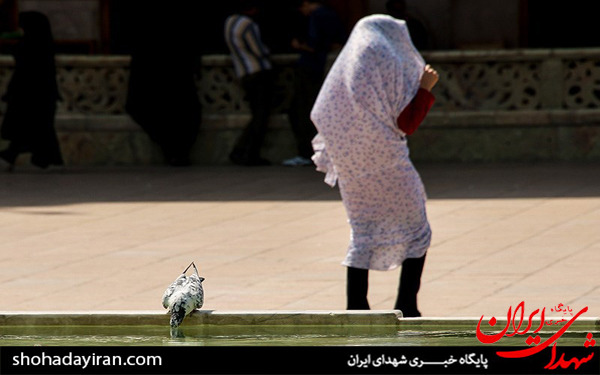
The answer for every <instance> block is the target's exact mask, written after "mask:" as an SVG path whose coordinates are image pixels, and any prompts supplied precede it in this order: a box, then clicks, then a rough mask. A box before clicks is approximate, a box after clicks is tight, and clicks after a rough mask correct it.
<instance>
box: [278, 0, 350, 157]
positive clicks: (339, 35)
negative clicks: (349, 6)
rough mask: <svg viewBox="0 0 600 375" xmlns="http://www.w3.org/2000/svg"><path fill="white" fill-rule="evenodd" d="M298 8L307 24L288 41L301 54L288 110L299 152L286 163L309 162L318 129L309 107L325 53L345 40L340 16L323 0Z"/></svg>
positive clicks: (321, 76)
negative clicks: (301, 32) (301, 31)
mask: <svg viewBox="0 0 600 375" xmlns="http://www.w3.org/2000/svg"><path fill="white" fill-rule="evenodd" d="M298 9H299V11H300V13H301V14H302V15H303V16H305V17H306V22H307V27H306V32H305V33H304V35H299V36H298V37H296V38H294V39H292V43H291V44H292V48H293V49H294V50H296V51H298V52H299V53H300V58H299V59H298V62H297V65H296V68H295V71H294V83H293V90H294V93H293V96H292V100H291V103H290V109H289V113H288V116H289V121H290V124H291V126H292V132H293V133H294V137H295V140H296V145H297V149H298V150H297V151H298V154H297V155H296V156H295V157H292V158H290V159H286V160H284V161H283V165H286V166H303V165H312V161H311V159H310V158H311V156H312V153H313V151H312V146H311V141H312V139H313V137H314V136H315V135H316V133H317V130H316V129H315V126H314V124H313V123H312V121H311V119H310V110H311V108H312V106H313V104H314V102H315V99H316V98H317V95H318V93H319V90H320V89H321V85H322V84H323V79H324V78H325V67H326V63H327V55H328V54H329V53H330V52H331V51H332V50H334V49H336V48H339V47H341V46H342V45H343V43H344V42H345V40H346V32H345V30H344V27H343V25H342V22H341V20H340V18H339V17H338V16H337V14H336V13H335V12H334V11H333V10H332V9H330V8H329V7H327V6H326V5H325V4H324V3H323V1H320V0H304V1H301V2H300V5H299V7H298Z"/></svg>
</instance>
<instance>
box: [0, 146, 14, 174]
mask: <svg viewBox="0 0 600 375" xmlns="http://www.w3.org/2000/svg"><path fill="white" fill-rule="evenodd" d="M0 159H2V161H4V163H3V164H6V170H7V171H9V172H12V171H14V170H15V160H16V159H17V156H16V155H14V154H13V153H12V152H10V151H9V150H2V151H0Z"/></svg>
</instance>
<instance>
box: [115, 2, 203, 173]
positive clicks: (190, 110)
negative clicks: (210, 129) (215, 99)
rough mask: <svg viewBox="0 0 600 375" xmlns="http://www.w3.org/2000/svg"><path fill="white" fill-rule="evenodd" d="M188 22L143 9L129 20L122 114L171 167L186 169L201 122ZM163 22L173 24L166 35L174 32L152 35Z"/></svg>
mask: <svg viewBox="0 0 600 375" xmlns="http://www.w3.org/2000/svg"><path fill="white" fill-rule="evenodd" d="M182 6H183V5H182ZM171 12H175V14H172V13H171ZM193 16H194V14H191V12H187V13H186V12H185V10H182V9H180V7H173V8H170V7H169V9H167V10H165V9H163V8H152V7H148V8H146V9H144V10H143V11H140V12H139V13H138V14H136V18H137V19H136V20H135V22H136V23H137V25H136V35H135V36H134V40H133V53H132V56H131V72H130V76H129V91H128V93H127V103H126V106H125V109H126V111H127V112H128V113H129V115H130V116H131V117H132V119H133V120H134V121H135V122H137V123H138V125H140V126H141V127H142V128H143V129H144V131H145V132H146V133H147V134H148V136H150V138H151V139H152V140H153V141H154V142H155V143H156V144H158V145H159V146H160V148H161V150H162V153H163V155H164V158H165V162H166V163H167V164H169V165H172V166H187V165H190V164H191V161H190V152H191V149H192V146H193V145H194V143H195V141H196V137H197V135H198V130H199V126H200V123H201V120H202V116H201V107H200V101H199V99H198V93H197V87H196V83H195V79H194V75H195V68H196V58H197V56H196V55H195V51H196V50H197V47H196V46H195V45H194V43H193V41H194V39H193V33H194V31H193V30H192V25H193V24H194V19H192V17H193ZM169 22H173V23H174V24H173V25H171V27H169V28H168V29H169V30H177V32H175V33H173V32H171V31H169V32H165V31H158V32H157V31H156V26H157V25H159V24H160V25H163V27H165V25H166V24H167V25H170V23H169ZM165 23H166V24H165Z"/></svg>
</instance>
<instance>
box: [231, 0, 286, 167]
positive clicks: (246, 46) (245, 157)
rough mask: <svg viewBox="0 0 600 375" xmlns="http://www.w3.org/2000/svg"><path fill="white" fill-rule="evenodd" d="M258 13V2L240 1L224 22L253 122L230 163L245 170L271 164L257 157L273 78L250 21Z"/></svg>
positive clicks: (265, 51)
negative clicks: (247, 167)
mask: <svg viewBox="0 0 600 375" xmlns="http://www.w3.org/2000/svg"><path fill="white" fill-rule="evenodd" d="M258 13H259V7H258V1H256V0H240V1H239V3H238V11H237V12H236V13H235V14H232V15H231V16H229V17H228V18H227V19H226V20H225V41H226V43H227V47H228V48H229V51H230V53H231V58H232V60H233V66H234V68H235V74H236V76H237V77H238V79H239V80H240V83H241V85H242V87H243V89H244V92H245V94H246V100H248V102H249V104H250V111H251V112H252V118H251V120H250V122H249V123H248V124H247V125H246V127H245V129H244V131H243V133H242V135H241V136H240V137H239V138H238V140H237V141H236V144H235V146H234V148H233V150H232V152H231V153H230V154H229V159H230V160H231V161H232V162H234V163H235V164H239V165H247V166H253V165H269V164H270V162H269V161H268V160H266V159H263V158H262V157H261V156H260V149H261V147H262V144H263V141H264V139H265V134H266V132H267V126H268V122H269V115H270V114H271V104H272V97H273V83H274V76H273V69H272V64H271V61H270V58H269V55H270V52H269V49H268V48H267V46H265V44H264V43H263V41H262V39H261V34H260V29H259V27H258V24H257V23H256V22H255V20H254V19H253V17H256V16H257V15H258Z"/></svg>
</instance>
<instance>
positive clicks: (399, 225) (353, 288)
mask: <svg viewBox="0 0 600 375" xmlns="http://www.w3.org/2000/svg"><path fill="white" fill-rule="evenodd" d="M437 81H438V74H437V72H436V71H435V70H434V69H433V68H431V67H430V66H429V65H425V62H424V60H423V58H422V57H421V55H420V54H419V52H418V51H417V50H416V48H415V47H414V45H413V44H412V41H411V39H410V35H409V33H408V29H407V27H406V22H404V21H401V20H397V19H395V18H393V17H390V16H387V15H374V16H368V17H365V18H363V19H361V20H360V21H359V22H358V23H357V24H356V26H355V27H354V30H353V31H352V34H351V35H350V38H349V40H348V42H347V43H346V45H345V46H344V48H343V49H342V51H341V53H340V54H339V56H338V58H337V59H336V61H335V63H334V65H333V66H332V68H331V70H330V71H329V73H328V75H327V78H326V80H325V82H324V84H323V87H322V88H321V91H320V93H319V96H318V98H317V101H316V103H315V105H314V108H313V110H312V112H311V118H312V119H313V121H314V123H315V126H316V127H317V129H318V135H317V136H316V137H315V138H314V140H313V147H314V150H315V154H314V155H313V160H314V162H315V165H316V166H317V170H319V171H321V172H325V173H326V177H325V181H326V182H327V183H328V184H329V185H331V186H334V185H335V183H336V182H337V183H338V184H339V189H340V193H341V196H342V201H343V203H344V207H345V209H346V213H347V216H348V220H349V223H350V226H351V230H352V236H351V241H350V245H349V247H348V251H347V254H346V259H345V260H344V262H343V265H345V266H346V267H347V308H348V309H349V310H355V309H369V308H370V306H369V302H368V299H367V291H368V275H369V270H381V271H388V270H392V269H395V268H397V267H400V266H401V267H402V272H401V275H400V285H399V289H398V295H397V299H396V302H395V305H394V308H395V309H399V310H401V311H402V313H403V315H404V316H405V317H417V316H421V313H420V311H419V310H418V307H417V293H418V292H419V289H420V285H421V275H422V272H423V266H424V263H425V255H426V253H427V250H428V248H429V245H430V241H431V229H430V226H429V222H428V219H427V214H426V209H425V203H426V195H425V188H424V186H423V182H422V181H421V178H420V176H419V174H418V172H417V171H416V169H415V168H414V166H413V164H412V162H411V160H410V158H409V150H408V144H407V136H409V135H410V134H412V133H413V132H414V131H416V130H417V128H418V126H419V124H420V123H421V121H422V120H423V119H424V118H425V116H426V115H427V113H428V111H429V109H430V108H431V106H432V105H433V101H434V97H433V95H432V94H431V92H430V91H431V89H432V88H433V87H434V85H435V84H436V83H437Z"/></svg>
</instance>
